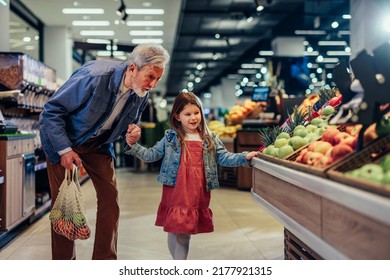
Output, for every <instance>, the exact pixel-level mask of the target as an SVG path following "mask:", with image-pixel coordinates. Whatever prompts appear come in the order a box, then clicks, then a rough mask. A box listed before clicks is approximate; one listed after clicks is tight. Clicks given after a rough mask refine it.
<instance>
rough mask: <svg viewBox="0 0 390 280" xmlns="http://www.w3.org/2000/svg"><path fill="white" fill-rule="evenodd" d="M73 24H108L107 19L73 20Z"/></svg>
mask: <svg viewBox="0 0 390 280" xmlns="http://www.w3.org/2000/svg"><path fill="white" fill-rule="evenodd" d="M72 25H73V26H109V25H110V22H109V21H108V20H74V21H72Z"/></svg>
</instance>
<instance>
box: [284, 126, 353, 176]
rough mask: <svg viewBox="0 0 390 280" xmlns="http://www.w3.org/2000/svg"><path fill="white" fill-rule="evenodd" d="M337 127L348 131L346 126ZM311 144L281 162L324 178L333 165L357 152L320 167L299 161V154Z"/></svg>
mask: <svg viewBox="0 0 390 280" xmlns="http://www.w3.org/2000/svg"><path fill="white" fill-rule="evenodd" d="M337 129H338V130H339V131H340V132H345V131H346V128H345V126H338V127H337ZM321 139H322V137H319V138H318V139H317V140H321ZM310 144H311V143H308V144H307V145H305V146H303V147H301V148H300V149H298V150H296V151H294V153H292V154H290V155H288V156H287V157H286V158H284V159H283V162H281V163H280V164H281V165H284V166H286V167H289V168H291V169H295V170H298V171H302V172H305V173H309V174H312V175H315V176H319V177H322V178H327V175H326V171H327V170H328V169H330V168H332V167H333V166H335V165H336V164H337V163H339V162H340V161H342V160H344V159H346V158H348V157H349V156H350V155H352V154H353V153H355V151H354V152H352V153H351V154H348V155H346V156H345V157H343V158H341V159H338V160H337V161H335V162H333V163H331V164H329V165H327V166H325V167H324V168H320V167H316V166H311V165H308V164H304V163H301V162H297V161H296V159H297V157H298V156H299V154H300V152H301V150H303V149H306V148H307V147H308V146H309V145H310Z"/></svg>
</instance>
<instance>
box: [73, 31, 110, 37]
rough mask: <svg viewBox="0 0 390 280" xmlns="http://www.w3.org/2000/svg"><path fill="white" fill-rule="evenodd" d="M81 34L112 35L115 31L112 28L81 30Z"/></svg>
mask: <svg viewBox="0 0 390 280" xmlns="http://www.w3.org/2000/svg"><path fill="white" fill-rule="evenodd" d="M80 35H81V36H114V35H115V32H114V31H112V30H81V31H80Z"/></svg>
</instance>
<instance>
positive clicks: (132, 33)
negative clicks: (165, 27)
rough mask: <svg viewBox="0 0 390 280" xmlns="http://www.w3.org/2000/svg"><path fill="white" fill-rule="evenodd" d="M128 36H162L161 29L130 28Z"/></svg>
mask: <svg viewBox="0 0 390 280" xmlns="http://www.w3.org/2000/svg"><path fill="white" fill-rule="evenodd" d="M129 34H130V36H162V35H164V32H163V31H162V30H130V31H129Z"/></svg>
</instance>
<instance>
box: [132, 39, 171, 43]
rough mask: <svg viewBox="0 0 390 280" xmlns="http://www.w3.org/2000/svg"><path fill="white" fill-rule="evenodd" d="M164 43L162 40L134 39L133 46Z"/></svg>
mask: <svg viewBox="0 0 390 280" xmlns="http://www.w3.org/2000/svg"><path fill="white" fill-rule="evenodd" d="M163 42H164V41H163V40H162V39H140V38H138V39H132V40H131V43H132V44H143V43H156V44H162V43H163Z"/></svg>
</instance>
